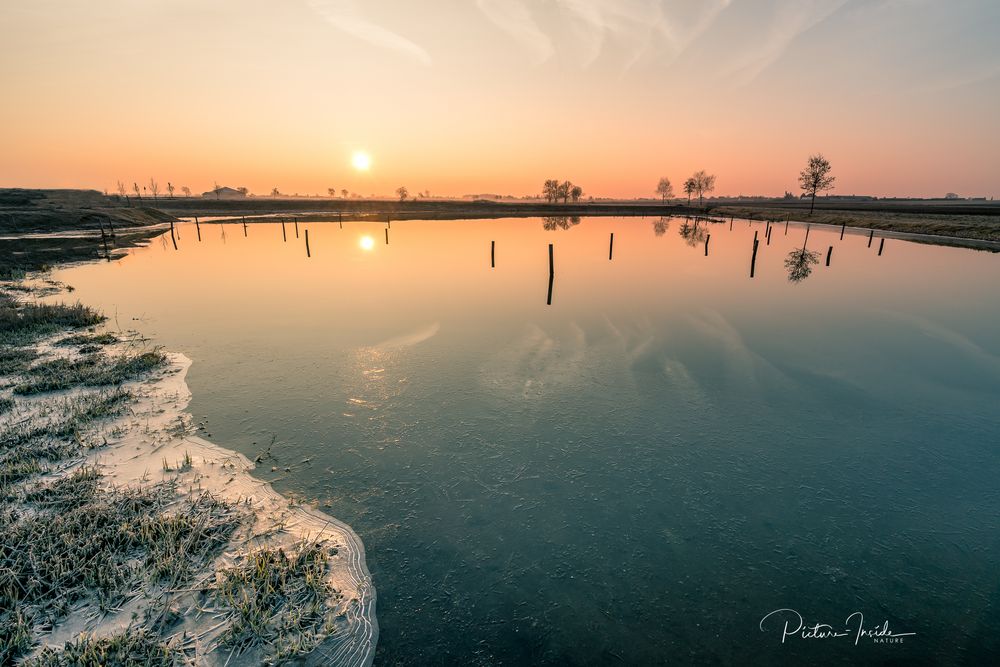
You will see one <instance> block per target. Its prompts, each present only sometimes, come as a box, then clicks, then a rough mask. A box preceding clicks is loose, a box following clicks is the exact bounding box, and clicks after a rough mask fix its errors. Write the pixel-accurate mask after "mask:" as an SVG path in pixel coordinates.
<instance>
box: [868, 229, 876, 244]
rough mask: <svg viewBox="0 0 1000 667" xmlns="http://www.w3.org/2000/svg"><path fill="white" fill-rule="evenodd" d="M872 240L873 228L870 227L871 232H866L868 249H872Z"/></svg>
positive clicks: (873, 235)
mask: <svg viewBox="0 0 1000 667" xmlns="http://www.w3.org/2000/svg"><path fill="white" fill-rule="evenodd" d="M873 238H875V228H874V227H872V230H871V231H870V232H868V247H869V248H871V247H872V239H873Z"/></svg>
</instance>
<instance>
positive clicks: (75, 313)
mask: <svg viewBox="0 0 1000 667" xmlns="http://www.w3.org/2000/svg"><path fill="white" fill-rule="evenodd" d="M103 321H104V316H103V315H101V314H100V313H98V312H97V311H95V310H93V309H91V308H88V307H87V306H84V305H81V304H80V303H75V304H65V303H57V304H45V303H19V302H18V301H17V300H16V299H15V298H14V297H13V296H11V295H10V294H8V293H6V292H0V336H2V337H3V340H4V342H5V343H7V344H8V345H26V344H28V343H31V342H33V341H35V340H38V339H39V338H42V337H44V336H48V335H50V334H53V333H55V332H57V331H62V330H65V329H79V328H82V327H89V326H93V325H95V324H100V323H101V322H103Z"/></svg>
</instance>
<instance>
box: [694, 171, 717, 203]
mask: <svg viewBox="0 0 1000 667" xmlns="http://www.w3.org/2000/svg"><path fill="white" fill-rule="evenodd" d="M691 180H692V181H694V191H695V192H697V193H698V203H699V204H702V205H703V204H704V203H705V194H706V193H709V192H711V191H712V190H714V189H715V176H714V175H713V174H708V173H705V170H704V169H703V170H701V171H699V172H697V173H696V174H695V175H694V176H692V177H691Z"/></svg>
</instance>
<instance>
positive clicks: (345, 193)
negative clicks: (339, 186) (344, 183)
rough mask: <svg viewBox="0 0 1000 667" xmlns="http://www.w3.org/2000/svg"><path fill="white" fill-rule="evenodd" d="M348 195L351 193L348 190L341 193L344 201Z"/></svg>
mask: <svg viewBox="0 0 1000 667" xmlns="http://www.w3.org/2000/svg"><path fill="white" fill-rule="evenodd" d="M348 194H350V193H348V192H347V190H346V189H344V190H341V191H340V196H341V197H343V198H344V199H347V195H348Z"/></svg>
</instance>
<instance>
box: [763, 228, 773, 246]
mask: <svg viewBox="0 0 1000 667" xmlns="http://www.w3.org/2000/svg"><path fill="white" fill-rule="evenodd" d="M771 229H772V228H771V227H768V228H767V234H765V235H764V236H766V237H767V245H771Z"/></svg>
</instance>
